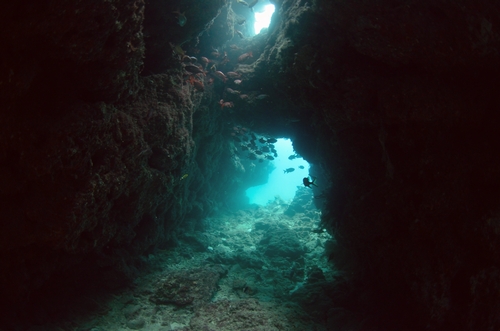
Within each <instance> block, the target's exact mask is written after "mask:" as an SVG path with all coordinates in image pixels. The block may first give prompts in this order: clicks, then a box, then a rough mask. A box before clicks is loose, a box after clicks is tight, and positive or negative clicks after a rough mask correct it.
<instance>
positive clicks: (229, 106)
mask: <svg viewBox="0 0 500 331" xmlns="http://www.w3.org/2000/svg"><path fill="white" fill-rule="evenodd" d="M219 105H220V108H221V109H224V107H227V108H233V107H234V104H233V103H232V102H231V101H229V102H225V101H224V99H220V101H219Z"/></svg>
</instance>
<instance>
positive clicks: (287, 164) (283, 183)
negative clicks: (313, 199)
mask: <svg viewBox="0 0 500 331" xmlns="http://www.w3.org/2000/svg"><path fill="white" fill-rule="evenodd" d="M274 147H275V148H276V152H277V153H278V157H277V158H275V159H274V161H272V162H273V163H274V166H275V167H276V169H274V170H273V172H271V174H269V180H268V182H267V183H266V184H264V185H259V186H253V187H251V188H249V189H247V190H246V194H247V197H248V198H249V199H250V203H251V204H257V205H266V204H267V203H268V202H269V201H274V199H275V197H276V196H279V197H280V198H281V199H282V200H284V201H286V202H290V201H291V200H292V199H293V196H294V195H295V191H296V190H297V186H301V185H303V184H302V179H303V178H304V177H307V176H308V175H309V164H308V163H307V161H305V160H304V159H303V158H301V157H297V158H296V159H294V160H289V159H288V157H289V156H290V155H292V154H295V151H294V150H293V147H292V141H291V140H290V139H278V142H277V143H275V144H274ZM300 165H302V166H304V169H299V166H300ZM287 168H295V171H293V172H291V173H287V174H285V173H283V170H285V169H287Z"/></svg>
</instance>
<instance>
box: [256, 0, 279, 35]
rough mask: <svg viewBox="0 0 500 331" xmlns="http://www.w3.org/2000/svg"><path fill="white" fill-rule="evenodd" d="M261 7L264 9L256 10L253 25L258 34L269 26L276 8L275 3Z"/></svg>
mask: <svg viewBox="0 0 500 331" xmlns="http://www.w3.org/2000/svg"><path fill="white" fill-rule="evenodd" d="M261 8H262V9H261V10H262V11H257V9H255V10H254V17H255V23H254V26H253V27H254V33H255V34H256V35H257V34H259V33H260V31H261V30H262V29H266V28H267V27H269V24H271V18H272V16H273V14H274V10H275V7H274V5H273V4H266V5H264V6H263V7H261Z"/></svg>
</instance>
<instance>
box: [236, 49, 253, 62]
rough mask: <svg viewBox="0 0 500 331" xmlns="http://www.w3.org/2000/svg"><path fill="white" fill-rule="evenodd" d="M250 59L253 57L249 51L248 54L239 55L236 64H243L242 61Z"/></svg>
mask: <svg viewBox="0 0 500 331" xmlns="http://www.w3.org/2000/svg"><path fill="white" fill-rule="evenodd" d="M251 57H253V54H252V52H251V51H250V52H248V53H245V54H241V55H240V56H239V57H238V62H243V61H245V60H246V59H248V58H251Z"/></svg>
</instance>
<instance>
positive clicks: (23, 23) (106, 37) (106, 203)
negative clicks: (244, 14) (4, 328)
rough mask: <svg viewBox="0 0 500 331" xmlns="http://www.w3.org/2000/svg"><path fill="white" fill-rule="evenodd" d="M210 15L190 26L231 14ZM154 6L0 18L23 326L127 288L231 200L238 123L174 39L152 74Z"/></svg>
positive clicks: (1, 161) (4, 163)
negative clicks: (96, 292) (45, 311)
mask: <svg viewBox="0 0 500 331" xmlns="http://www.w3.org/2000/svg"><path fill="white" fill-rule="evenodd" d="M158 3H159V2H158ZM210 6H211V8H215V10H213V11H211V12H203V15H202V16H200V17H199V20H198V21H197V24H195V27H191V28H190V29H195V30H196V29H199V30H200V29H202V27H203V26H204V25H205V24H208V23H209V22H210V21H211V20H212V19H213V18H214V16H215V15H216V14H217V11H218V9H219V8H220V6H221V4H220V3H219V2H217V1H214V2H211V3H210ZM146 8H147V6H146V5H145V3H144V2H143V1H141V0H138V1H127V0H117V1H90V2H89V1H76V2H75V1H73V2H71V3H69V2H66V1H55V2H54V1H52V2H38V1H22V2H19V3H16V4H14V3H11V4H8V5H7V8H6V10H5V11H3V12H2V14H0V15H1V19H2V38H1V39H0V40H1V41H0V43H1V46H2V49H3V50H4V52H3V54H2V58H1V59H2V66H1V69H0V84H1V86H2V87H1V92H0V93H1V102H2V111H1V113H0V123H1V127H2V130H0V131H1V133H0V136H1V139H0V141H1V143H0V144H1V145H0V182H1V185H0V187H1V188H0V190H1V191H0V194H1V199H0V204H1V208H0V209H1V210H2V212H1V219H2V222H1V225H0V236H1V237H0V239H1V240H0V242H1V244H0V245H1V248H2V249H1V253H0V269H1V270H2V273H1V276H0V284H1V286H0V297H1V300H0V301H1V303H2V307H5V309H7V310H6V311H7V312H8V311H10V309H12V310H16V309H17V308H20V309H19V310H18V311H19V312H20V314H21V315H20V316H21V317H26V316H30V311H31V310H30V309H31V308H33V309H36V305H39V304H40V302H43V301H46V300H50V298H55V297H57V296H58V295H59V294H61V293H64V292H67V293H72V294H74V295H78V294H79V293H80V292H79V291H82V290H83V291H84V290H85V289H87V288H88V287H102V286H104V287H107V288H114V287H117V286H121V285H123V284H124V283H125V282H126V281H128V280H130V279H132V278H133V277H134V276H135V275H136V274H137V267H138V266H140V264H141V262H140V259H139V256H140V255H141V254H143V253H144V252H146V251H147V250H151V249H154V248H155V247H158V246H165V245H167V243H169V242H175V236H176V235H175V231H178V230H177V229H178V228H179V225H180V224H182V223H183V222H184V221H185V220H188V219H192V218H194V219H199V218H201V217H203V216H206V215H207V214H209V213H210V212H211V211H212V210H213V209H214V208H216V207H217V206H218V204H219V203H218V201H222V200H223V196H224V195H227V194H228V193H227V192H225V191H226V190H225V188H226V187H227V186H229V185H231V184H232V182H233V180H234V179H233V178H232V177H231V173H232V172H233V169H234V165H233V163H232V162H231V159H230V154H229V143H228V139H227V137H226V134H227V132H226V131H225V127H226V126H225V123H226V121H227V118H225V117H227V113H225V112H224V111H223V110H222V109H221V107H220V106H219V104H218V99H217V98H216V97H214V96H215V94H214V89H213V88H212V89H208V88H207V90H206V91H205V92H200V91H199V90H197V89H196V88H195V86H193V85H191V84H189V83H187V82H186V77H185V74H184V73H183V71H182V66H181V63H180V61H179V59H178V58H177V57H175V56H173V55H172V49H171V48H170V46H169V43H168V42H169V40H168V39H166V40H164V41H163V44H165V45H167V46H168V47H169V52H168V53H166V54H164V55H165V56H167V60H168V61H170V62H171V65H170V66H169V67H168V68H167V69H168V71H162V73H161V74H154V75H151V74H147V75H144V73H143V62H144V58H145V56H147V54H148V52H147V51H146V47H145V42H144V35H143V31H144V29H143V23H144V13H145V10H146ZM168 14H169V15H170V16H169V17H175V15H173V14H171V13H170V12H169V13H168ZM175 24H177V23H176V22H175V20H170V21H168V22H167V23H166V25H163V26H162V27H163V28H165V27H166V28H167V29H168V28H171V29H172V28H173V27H174V25H175ZM158 28H159V27H158ZM189 31H190V30H189ZM189 31H188V33H192V32H189ZM151 38H153V37H151V36H149V39H148V40H149V41H151V40H152V39H151ZM174 41H175V40H174ZM154 51H156V50H155V49H154V48H152V49H151V50H150V52H154ZM157 55H158V54H155V53H152V55H151V56H152V58H153V57H154V56H157ZM141 73H142V74H143V76H141ZM75 284H79V285H78V286H77V287H75ZM73 291H74V292H73ZM2 316H4V317H7V316H9V314H7V313H5V314H2ZM11 317H12V316H11Z"/></svg>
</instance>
